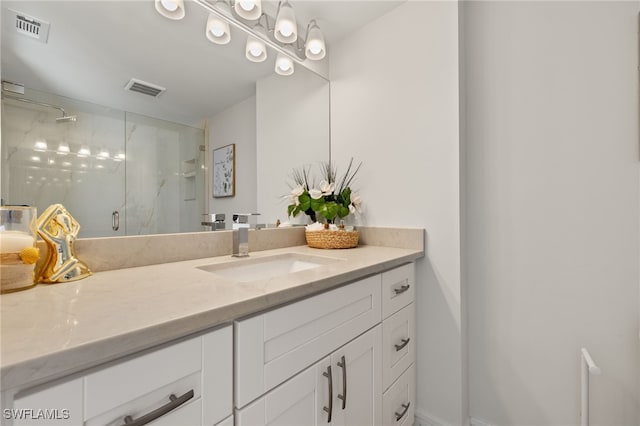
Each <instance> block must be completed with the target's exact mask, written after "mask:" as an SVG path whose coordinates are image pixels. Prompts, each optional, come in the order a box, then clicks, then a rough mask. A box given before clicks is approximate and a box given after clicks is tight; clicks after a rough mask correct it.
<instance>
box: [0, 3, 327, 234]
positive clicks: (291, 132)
mask: <svg viewBox="0 0 640 426" xmlns="http://www.w3.org/2000/svg"><path fill="white" fill-rule="evenodd" d="M12 11H17V12H20V13H18V14H17V13H14V12H12ZM17 15H21V16H30V17H34V18H38V19H40V20H41V21H42V22H46V23H48V24H49V36H48V38H47V39H46V40H36V39H34V38H33V37H30V36H27V35H24V34H21V33H19V32H18V31H16V26H15V22H13V21H12V19H13V20H15V19H16V17H17ZM2 19H3V25H2V64H1V65H2V79H3V80H8V81H13V82H16V83H21V84H23V85H24V87H25V93H24V94H16V93H9V92H7V91H4V90H3V100H2V107H3V108H2V174H1V175H2V181H1V188H2V199H3V202H4V203H5V204H30V205H36V206H37V207H38V209H39V211H44V209H45V208H46V207H47V206H48V205H49V204H53V203H62V204H64V205H65V206H66V207H67V208H68V209H69V211H70V212H71V213H72V214H73V215H74V216H75V217H76V218H77V219H78V221H79V222H80V224H81V225H82V229H81V232H80V236H81V237H91V236H116V235H138V234H150V233H167V232H186V231H194V230H204V229H206V228H204V227H202V225H201V219H202V214H204V213H209V212H215V213H225V214H226V216H227V223H229V222H230V217H231V214H232V213H236V212H259V213H262V216H260V219H259V221H260V222H268V223H274V222H275V220H276V219H278V218H279V219H284V218H285V217H286V205H285V204H284V203H283V202H282V201H281V196H282V195H284V194H285V193H286V192H288V187H287V184H286V182H287V176H288V174H289V172H290V170H291V169H293V168H294V167H299V166H300V165H301V164H311V163H315V162H317V161H323V160H325V161H326V160H328V158H329V83H328V81H327V80H325V79H323V78H321V77H319V76H318V75H317V74H315V73H313V72H311V71H309V70H307V69H305V68H304V67H302V66H300V65H299V64H296V68H295V73H294V74H293V75H291V76H286V77H285V76H280V75H277V74H275V73H274V62H275V57H276V55H275V52H274V51H272V50H269V51H268V58H267V61H265V62H262V63H253V62H250V61H248V60H246V58H245V43H246V35H244V34H241V33H234V32H233V31H232V37H231V42H230V43H229V44H227V45H224V46H220V45H215V44H212V43H211V42H209V41H208V40H207V39H206V37H204V28H205V26H206V21H207V12H206V10H204V9H203V8H201V7H199V6H197V5H195V4H192V3H190V2H189V3H186V15H185V18H184V19H182V20H180V21H171V20H169V19H166V18H164V17H163V16H161V15H159V14H158V13H157V12H156V11H155V9H154V4H153V2H152V1H148V2H147V1H132V2H113V1H92V2H77V1H29V2H24V1H3V2H2ZM141 29H144V30H141ZM158 34H162V35H163V36H162V37H158ZM132 78H140V79H144V80H145V81H148V82H151V83H153V84H154V85H157V86H161V87H162V88H166V90H165V91H164V92H163V93H162V94H161V95H160V96H158V97H157V98H152V97H149V96H146V95H143V94H140V93H134V92H131V91H126V90H124V87H125V85H126V84H127V82H129V81H130V80H131V79H132ZM10 97H21V98H26V99H30V100H33V101H38V102H40V103H46V104H51V105H55V106H61V107H63V108H64V109H65V110H66V112H67V114H69V115H75V116H76V117H77V120H76V121H75V122H73V121H65V122H60V121H56V118H60V117H61V115H62V114H61V112H60V111H59V110H57V109H54V108H50V107H46V106H41V105H34V104H29V103H26V102H20V101H16V100H13V99H10ZM151 117H154V118H151ZM43 143H46V147H45V146H44V145H43ZM232 143H233V144H235V145H236V163H235V165H236V192H235V194H236V195H235V196H234V197H229V198H214V197H213V195H212V176H211V173H210V172H211V167H210V166H211V152H212V150H213V149H216V148H218V147H221V146H224V145H229V144H232ZM201 146H203V147H204V149H205V151H203V150H201V148H200V147H201ZM67 147H68V152H67ZM228 227H229V225H228Z"/></svg>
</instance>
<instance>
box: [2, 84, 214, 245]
mask: <svg viewBox="0 0 640 426" xmlns="http://www.w3.org/2000/svg"><path fill="white" fill-rule="evenodd" d="M27 98H29V99H34V100H37V101H42V102H47V103H51V104H54V105H61V106H63V107H64V108H65V109H66V110H67V111H68V112H69V113H70V114H72V115H75V116H76V117H77V121H75V122H68V123H57V122H56V118H58V117H60V115H61V112H60V111H58V110H55V109H51V108H45V107H41V106H34V105H31V104H27V103H22V102H18V101H15V100H10V99H3V109H2V120H3V126H2V140H3V144H2V158H3V167H2V170H1V172H2V179H1V181H2V194H3V197H4V202H5V204H16V205H31V206H36V207H37V208H38V211H39V212H43V211H44V209H45V208H46V207H48V206H49V205H51V204H56V203H61V204H63V205H64V206H65V207H66V208H67V210H69V212H71V214H73V216H74V217H75V218H76V219H77V220H78V221H79V222H80V224H81V225H82V228H81V230H80V236H81V237H82V236H87V235H91V236H94V237H102V236H120V235H125V234H126V235H145V234H160V233H170V232H193V231H199V230H201V229H202V227H201V225H200V221H201V213H202V212H204V211H205V207H204V201H205V199H204V193H205V191H204V169H203V167H202V166H203V164H204V154H203V153H201V151H200V145H202V144H204V131H203V130H202V129H197V128H192V127H188V126H185V125H181V124H176V123H170V122H167V121H163V120H158V119H154V118H149V117H145V116H141V115H138V114H133V113H128V112H125V111H118V110H115V109H111V108H108V107H104V106H100V105H95V104H91V103H88V102H82V101H78V100H73V99H69V98H65V97H61V96H56V95H51V94H46V93H44V92H38V91H30V92H29V96H27ZM38 144H44V145H40V146H38ZM60 146H66V147H67V149H68V152H63V151H61V150H60ZM85 150H88V152H87V151H85ZM101 152H103V153H106V156H103V155H101V154H100V153H101ZM187 160H192V161H194V165H193V169H194V170H193V173H192V175H191V176H190V177H185V173H184V172H183V170H182V169H183V168H184V164H185V161H187ZM97 194H99V196H97ZM195 194H201V195H198V196H196V195H195ZM114 211H118V212H119V214H120V229H119V230H118V231H114V230H113V229H112V219H111V218H112V213H113V212H114Z"/></svg>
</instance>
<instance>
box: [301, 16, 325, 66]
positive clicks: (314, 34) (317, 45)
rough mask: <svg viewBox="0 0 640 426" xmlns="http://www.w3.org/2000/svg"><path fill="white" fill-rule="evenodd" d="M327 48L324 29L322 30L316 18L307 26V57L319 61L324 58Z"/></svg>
mask: <svg viewBox="0 0 640 426" xmlns="http://www.w3.org/2000/svg"><path fill="white" fill-rule="evenodd" d="M326 50H327V49H326V46H325V43H324V36H323V35H322V31H320V27H318V24H317V23H316V20H315V19H313V20H311V22H309V25H308V26H307V41H306V42H305V53H306V55H307V58H309V59H312V60H314V61H318V60H320V59H322V58H324V56H325V55H326V53H327V52H326Z"/></svg>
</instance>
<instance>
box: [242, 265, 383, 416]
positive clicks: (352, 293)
mask: <svg viewBox="0 0 640 426" xmlns="http://www.w3.org/2000/svg"><path fill="white" fill-rule="evenodd" d="M380 285H381V276H380V275H374V276H372V277H369V278H365V279H363V280H360V281H356V282H354V283H351V284H349V285H345V286H343V287H340V288H337V289H335V290H331V291H328V292H326V293H322V294H319V295H317V296H313V297H309V298H307V299H304V300H301V301H299V302H295V303H292V304H290V305H287V306H284V307H282V308H278V309H274V310H271V311H268V312H265V313H263V314H260V315H257V316H254V317H251V318H248V319H244V320H240V321H236V322H235V351H234V354H235V369H236V372H235V383H234V388H235V389H234V390H235V402H236V407H238V408H241V407H244V406H245V405H247V404H248V403H249V402H251V401H253V400H255V399H257V398H258V397H260V396H261V395H263V394H265V393H266V392H268V391H269V390H271V389H273V388H274V387H276V386H278V385H279V384H281V383H283V382H284V381H286V380H288V379H289V378H291V377H293V376H294V375H296V374H298V373H299V372H301V371H302V370H304V369H306V368H307V367H309V366H310V365H312V364H313V363H315V362H316V361H318V360H319V359H321V358H323V357H325V356H327V355H328V354H330V353H331V352H333V351H335V350H336V349H338V348H339V347H341V346H343V345H345V344H346V343H348V342H349V341H350V340H353V339H354V338H355V337H357V336H358V335H359V334H362V333H364V332H365V331H367V330H369V329H370V328H372V327H374V326H375V325H376V324H379V323H380V320H381V305H380Z"/></svg>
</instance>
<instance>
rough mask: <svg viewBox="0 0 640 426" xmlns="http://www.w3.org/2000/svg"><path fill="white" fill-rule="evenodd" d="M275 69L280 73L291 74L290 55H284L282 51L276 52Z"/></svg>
mask: <svg viewBox="0 0 640 426" xmlns="http://www.w3.org/2000/svg"><path fill="white" fill-rule="evenodd" d="M275 69H276V72H277V73H278V74H280V75H291V74H293V61H292V60H291V58H290V57H288V56H285V55H283V54H282V53H278V57H277V58H276V68H275Z"/></svg>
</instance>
